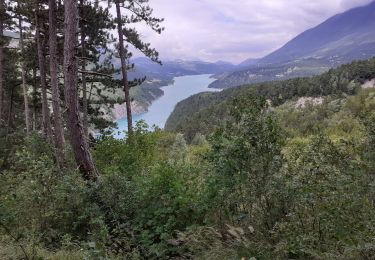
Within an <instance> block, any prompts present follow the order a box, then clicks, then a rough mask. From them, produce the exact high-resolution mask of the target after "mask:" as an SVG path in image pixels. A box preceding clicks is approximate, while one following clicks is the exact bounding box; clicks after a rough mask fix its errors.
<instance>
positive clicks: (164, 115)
mask: <svg viewBox="0 0 375 260" xmlns="http://www.w3.org/2000/svg"><path fill="white" fill-rule="evenodd" d="M210 76H211V75H206V74H205V75H194V76H183V77H176V78H174V84H173V85H169V86H165V87H162V88H161V89H162V90H163V91H164V95H163V96H162V97H160V98H159V99H157V100H155V101H154V102H153V103H152V104H151V106H150V107H149V108H148V112H146V113H144V114H140V115H135V116H133V121H134V123H135V122H137V121H139V120H144V121H145V122H146V123H147V124H148V125H149V126H154V125H155V126H157V127H159V128H164V125H165V123H166V121H167V119H168V117H169V115H170V114H171V113H172V112H173V109H174V108H175V106H176V104H177V103H178V102H180V101H182V100H184V99H186V98H188V97H190V96H192V95H195V94H198V93H201V92H206V91H210V92H214V91H218V90H217V89H210V88H208V85H210V83H212V82H213V81H214V80H215V79H213V78H210ZM117 123H118V127H119V129H118V131H119V132H123V131H125V130H126V129H127V119H126V118H124V119H121V120H119V121H117Z"/></svg>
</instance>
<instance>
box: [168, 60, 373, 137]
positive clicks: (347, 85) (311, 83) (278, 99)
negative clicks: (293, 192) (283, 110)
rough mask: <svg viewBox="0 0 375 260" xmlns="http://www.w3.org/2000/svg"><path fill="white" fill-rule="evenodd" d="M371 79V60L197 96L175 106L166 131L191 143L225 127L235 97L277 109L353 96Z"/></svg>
mask: <svg viewBox="0 0 375 260" xmlns="http://www.w3.org/2000/svg"><path fill="white" fill-rule="evenodd" d="M373 78H375V58H372V59H370V60H366V61H358V62H353V63H351V64H348V65H343V66H341V67H340V68H337V69H332V70H330V71H329V72H326V73H324V74H322V75H320V76H314V77H311V78H296V79H289V80H284V81H275V82H266V83H261V84H254V85H249V86H242V87H238V88H233V89H227V90H223V91H222V92H219V93H201V94H198V95H195V96H192V97H190V98H188V99H186V100H184V101H182V102H180V103H179V104H177V106H176V108H175V110H174V111H173V113H172V114H171V116H170V117H169V119H168V121H167V123H166V130H168V131H177V132H181V133H184V134H185V136H186V137H187V138H188V139H189V140H192V139H193V138H194V136H195V134H197V133H201V134H209V133H211V132H212V131H213V130H214V129H215V128H216V127H218V126H222V125H223V124H225V121H226V119H228V116H229V109H228V106H229V103H230V102H231V100H233V99H235V98H238V97H241V96H247V95H249V94H250V93H254V94H255V95H257V96H263V97H265V98H266V99H267V100H269V101H270V103H271V104H272V106H279V105H281V104H283V103H284V102H285V101H287V100H291V99H295V98H298V97H304V96H308V97H320V96H329V95H331V96H336V97H341V96H343V95H353V94H355V93H356V92H357V91H358V89H359V88H360V86H361V85H362V84H363V83H365V82H366V81H368V80H371V79H373Z"/></svg>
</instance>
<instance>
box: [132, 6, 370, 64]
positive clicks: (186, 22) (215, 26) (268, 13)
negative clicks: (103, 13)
mask: <svg viewBox="0 0 375 260" xmlns="http://www.w3.org/2000/svg"><path fill="white" fill-rule="evenodd" d="M371 1H372V0H150V3H149V4H150V6H151V7H152V8H153V9H154V15H155V16H156V17H160V18H164V19H165V21H164V22H163V27H165V31H164V32H163V33H162V34H161V35H158V34H156V33H154V32H152V31H151V30H149V29H148V28H145V27H138V29H139V30H140V32H141V35H142V37H143V39H144V40H145V41H146V42H149V43H151V46H152V47H154V48H156V49H157V50H158V51H159V53H160V57H161V59H162V60H175V59H183V60H204V61H211V62H215V61H218V60H223V61H229V62H232V63H239V62H241V61H243V60H246V59H249V58H261V57H263V56H265V55H267V54H269V53H271V52H272V51H274V50H276V49H278V48H280V47H282V46H283V45H284V44H285V43H286V42H288V41H289V40H291V39H292V38H294V37H295V36H297V35H298V34H300V33H302V32H303V31H305V30H307V29H309V28H312V27H314V26H316V25H318V24H320V23H322V22H323V21H325V20H326V19H328V18H329V17H331V16H333V15H335V14H337V13H341V12H344V11H346V10H349V9H351V8H353V7H357V6H361V5H365V4H368V3H370V2H371Z"/></svg>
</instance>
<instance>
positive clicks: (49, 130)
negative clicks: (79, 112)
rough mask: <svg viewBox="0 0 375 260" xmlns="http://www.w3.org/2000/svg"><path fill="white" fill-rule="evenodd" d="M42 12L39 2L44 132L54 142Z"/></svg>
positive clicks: (38, 23) (37, 4)
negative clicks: (48, 94)
mask: <svg viewBox="0 0 375 260" xmlns="http://www.w3.org/2000/svg"><path fill="white" fill-rule="evenodd" d="M43 19H44V17H42V12H41V10H40V2H39V0H37V1H36V3H35V28H36V29H35V37H36V42H37V46H38V61H39V74H40V85H41V89H42V115H43V130H44V134H45V135H46V136H47V137H48V138H49V139H50V140H51V141H52V140H53V134H52V127H51V119H50V109H49V106H48V99H47V78H46V77H47V75H46V67H45V66H46V59H45V46H46V40H47V36H46V33H45V28H44V27H43V25H42V21H41V20H43ZM42 28H43V30H44V37H42V35H41V30H42Z"/></svg>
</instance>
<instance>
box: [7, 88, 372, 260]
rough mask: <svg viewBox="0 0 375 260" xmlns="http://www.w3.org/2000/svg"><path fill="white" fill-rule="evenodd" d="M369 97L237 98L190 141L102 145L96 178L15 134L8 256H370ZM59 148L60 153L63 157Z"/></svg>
mask: <svg viewBox="0 0 375 260" xmlns="http://www.w3.org/2000/svg"><path fill="white" fill-rule="evenodd" d="M374 100H375V95H374V91H373V90H363V91H360V93H358V94H357V95H355V96H350V97H341V98H339V99H337V98H334V97H327V98H326V100H325V102H324V104H323V105H320V106H313V105H310V106H306V107H305V108H303V109H302V108H295V106H294V104H293V102H292V101H291V102H286V103H285V104H284V105H282V106H280V107H278V108H270V107H269V103H268V102H267V101H266V100H265V99H263V98H258V97H257V96H256V95H248V96H244V97H242V98H238V99H235V100H233V101H232V102H231V104H230V105H229V111H228V112H227V113H228V117H227V120H226V121H224V122H222V125H221V126H220V127H218V128H217V130H216V131H215V133H214V134H213V135H211V136H209V138H206V137H205V136H204V135H202V134H197V135H196V136H195V138H193V139H194V140H193V142H192V144H191V145H189V144H188V142H187V141H186V140H185V139H184V136H183V135H182V134H174V133H167V132H164V131H161V130H157V129H156V130H153V131H150V130H148V127H147V126H146V125H145V124H143V123H139V124H138V125H137V127H136V129H135V131H134V134H133V135H132V136H131V138H128V139H122V140H117V139H114V138H112V137H103V138H102V140H97V142H96V144H95V147H94V159H95V161H96V163H97V166H98V168H99V170H100V172H101V173H102V175H101V178H100V180H99V182H97V183H90V182H86V181H84V180H82V178H81V177H80V174H79V173H78V172H77V169H75V167H74V166H73V165H74V164H73V163H71V160H70V159H69V158H68V163H67V167H66V169H65V170H64V171H61V170H59V169H58V168H56V166H55V165H56V162H55V161H54V160H55V159H54V158H55V157H54V155H53V154H54V151H53V149H52V147H51V146H50V145H49V144H48V143H47V142H46V141H45V139H44V137H40V136H38V135H34V136H31V137H30V138H24V137H23V136H22V135H19V134H17V133H14V134H13V135H12V137H11V138H8V139H7V140H8V142H10V143H11V144H12V146H9V147H8V148H9V149H8V151H9V152H10V153H8V156H6V154H5V153H4V154H3V155H2V157H1V158H2V162H6V163H3V164H2V172H1V174H0V258H4V259H9V258H10V259H12V258H13V259H27V258H28V259H33V258H34V259H35V258H36V259H37V258H38V257H39V258H40V259H44V258H46V259H117V258H118V259H124V258H125V259H181V258H182V259H241V258H243V257H244V258H245V259H252V258H253V259H254V258H255V259H272V258H275V259H373V256H374V255H375V244H374V234H375V228H374V227H375V223H374V218H373V216H374V214H375V209H374V200H375V189H374V187H375V183H374V179H373V170H374V168H375V164H374V159H375V145H374V144H375V141H374V140H375V133H374V129H375V128H374V124H375V117H374V112H373V111H374V110H373V108H374V104H375V103H374ZM67 154H70V153H69V151H67Z"/></svg>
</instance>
